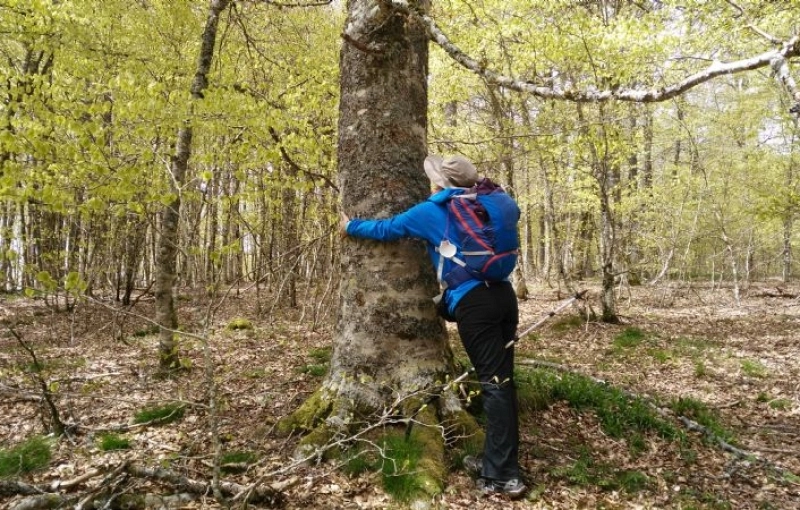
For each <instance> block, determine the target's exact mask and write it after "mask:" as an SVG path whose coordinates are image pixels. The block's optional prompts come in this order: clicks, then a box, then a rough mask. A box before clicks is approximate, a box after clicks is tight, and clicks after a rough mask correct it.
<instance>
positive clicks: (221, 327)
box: [0, 283, 800, 510]
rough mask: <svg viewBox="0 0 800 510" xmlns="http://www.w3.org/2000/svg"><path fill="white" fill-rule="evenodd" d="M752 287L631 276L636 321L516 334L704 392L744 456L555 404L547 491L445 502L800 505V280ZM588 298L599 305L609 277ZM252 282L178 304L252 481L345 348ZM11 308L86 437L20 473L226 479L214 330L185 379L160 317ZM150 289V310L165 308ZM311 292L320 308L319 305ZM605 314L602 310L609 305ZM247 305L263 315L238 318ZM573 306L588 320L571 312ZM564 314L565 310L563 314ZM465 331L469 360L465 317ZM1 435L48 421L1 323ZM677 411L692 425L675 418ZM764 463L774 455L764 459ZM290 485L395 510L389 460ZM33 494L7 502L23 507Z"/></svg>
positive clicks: (546, 444) (533, 461)
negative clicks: (641, 433) (132, 472)
mask: <svg viewBox="0 0 800 510" xmlns="http://www.w3.org/2000/svg"><path fill="white" fill-rule="evenodd" d="M773 288H774V286H773V287H770V286H769V285H768V284H766V283H763V284H758V285H755V284H754V285H752V286H750V288H749V289H747V291H746V292H745V293H744V294H743V296H742V297H741V300H740V302H739V303H737V302H736V300H735V299H734V296H733V292H732V289H726V288H719V287H715V288H711V287H710V286H701V285H693V286H689V285H674V286H670V287H661V288H659V289H652V288H647V287H632V288H629V289H625V292H623V293H621V294H622V295H621V298H620V300H619V314H620V317H621V319H622V323H621V324H618V325H609V324H602V323H598V322H595V321H591V320H585V317H583V318H582V319H581V320H574V319H575V318H576V317H578V316H577V315H576V312H575V309H573V310H568V311H566V312H564V313H563V314H562V315H561V316H557V317H554V318H553V319H552V320H551V321H549V322H547V323H545V324H544V325H543V326H542V327H541V328H539V329H538V330H537V331H536V332H534V333H533V334H532V335H530V336H528V337H526V338H524V339H522V340H521V341H520V342H519V344H518V346H517V357H518V359H523V358H529V359H538V360H547V361H550V362H554V363H558V364H561V365H563V366H564V367H565V368H568V369H571V370H574V371H575V372H577V373H581V374H585V375H590V376H592V377H594V378H597V379H601V380H603V381H607V382H608V384H610V385H613V386H615V387H620V388H624V389H625V390H627V391H630V392H632V393H635V394H638V395H644V396H648V397H652V398H655V399H657V400H658V401H660V402H667V401H669V400H672V399H677V398H679V397H689V398H692V399H696V400H698V401H700V402H702V403H703V404H705V405H706V406H708V407H709V408H710V409H711V410H712V411H713V412H714V413H716V414H717V415H718V416H719V419H720V421H721V422H722V423H723V424H724V427H725V428H726V429H727V430H730V431H732V432H733V435H734V437H735V438H736V445H737V447H738V448H740V449H742V450H744V451H746V452H749V453H752V454H753V455H754V456H755V457H753V458H741V457H738V456H735V455H733V454H731V453H728V452H725V451H723V450H722V449H720V448H719V447H718V446H717V445H715V444H714V443H713V442H712V441H709V440H708V439H707V438H704V437H702V436H701V435H700V434H698V433H693V432H687V435H688V438H689V440H688V443H686V444H682V443H680V442H678V441H668V440H664V439H662V438H659V437H656V436H651V435H646V436H645V437H643V438H641V443H640V444H639V445H638V446H637V448H636V450H635V451H632V449H631V447H630V444H629V440H630V438H615V437H611V436H609V435H608V434H606V433H605V432H604V431H603V427H602V426H601V424H600V422H599V420H598V417H597V416H596V415H595V414H593V413H592V412H591V411H586V410H577V409H574V408H572V407H570V406H569V405H568V404H567V403H566V402H560V401H558V402H554V403H552V404H551V405H550V406H549V407H547V408H546V409H543V410H537V411H533V412H532V413H530V414H526V415H524V416H523V418H522V420H521V452H520V457H521V462H522V465H523V469H524V472H525V475H526V482H527V484H528V485H529V486H530V487H531V489H532V490H531V493H530V494H529V496H528V498H527V499H525V500H523V501H518V502H510V501H507V500H503V499H502V498H498V497H485V496H482V495H479V494H478V493H477V492H476V491H475V489H474V482H473V480H471V479H470V478H469V476H467V475H466V474H465V473H463V472H461V471H458V470H454V471H453V472H452V473H451V474H450V476H449V478H448V480H447V483H446V487H445V490H444V493H443V494H442V495H441V496H439V497H437V498H436V499H435V501H433V502H432V507H433V508H452V509H459V508H463V509H467V508H468V509H470V510H479V509H484V508H487V509H488V508H499V507H502V508H552V509H562V508H563V509H571V508H620V509H622V508H625V509H628V508H630V509H646V508H697V509H727V508H731V509H759V510H761V509H771V508H775V509H784V508H795V507H797V506H798V504H800V479H798V478H797V476H794V477H792V476H788V477H785V476H781V475H780V474H779V472H777V471H775V470H773V469H771V467H775V466H777V467H779V468H780V469H781V470H783V471H782V472H784V473H790V474H794V475H800V446H798V444H799V443H798V440H800V377H798V375H800V356H798V355H797V354H798V352H800V334H798V333H797V332H798V331H800V327H799V326H800V298H798V297H797V296H800V291H799V290H798V289H791V288H787V287H785V286H784V287H783V288H782V290H781V292H780V293H777V294H776V293H775V292H771V290H772V289H773ZM591 290H592V293H590V297H589V300H588V303H589V304H590V305H591V307H593V308H596V307H597V306H599V305H598V300H597V289H596V288H595V289H591ZM531 295H532V296H533V298H532V299H529V300H527V301H524V302H521V304H520V309H521V318H520V319H521V320H520V325H521V327H525V326H527V325H529V324H532V323H534V322H536V321H537V320H539V319H540V318H541V317H542V316H544V315H545V314H547V313H548V312H549V310H552V309H553V308H554V307H555V306H556V305H557V304H558V303H559V301H560V299H559V298H560V297H565V296H563V295H562V296H559V293H558V292H557V291H555V290H554V289H552V288H544V287H543V288H539V289H536V292H532V293H531ZM250 298H251V296H248V295H247V294H245V293H242V294H240V295H239V297H237V298H228V299H227V300H226V301H225V302H223V303H222V306H219V308H218V309H217V311H216V313H215V316H214V321H215V322H214V324H213V325H212V327H210V328H209V330H208V331H207V332H205V333H204V332H203V331H202V330H201V328H200V327H199V324H198V323H197V322H196V321H194V320H193V317H202V316H204V312H203V306H204V305H205V304H204V303H203V301H202V299H203V298H202V297H198V298H197V299H188V300H182V301H180V309H179V311H178V312H179V315H180V317H181V324H184V325H185V326H184V327H185V328H186V329H187V331H190V332H192V333H193V334H195V335H198V336H203V335H204V334H205V335H207V337H208V339H209V349H210V353H211V356H212V359H213V364H214V383H215V385H216V387H217V401H218V403H219V411H218V414H219V418H218V423H219V442H220V446H221V450H223V451H224V452H250V453H252V454H255V457H256V459H257V460H255V462H254V463H252V464H249V465H247V466H245V468H244V469H243V470H240V471H238V470H237V471H232V472H229V473H228V472H225V473H223V474H222V476H223V478H224V479H225V480H226V481H231V482H235V483H238V484H241V485H247V484H250V483H254V482H256V481H259V480H261V479H262V478H263V477H264V476H265V475H268V474H269V473H273V472H274V471H276V470H278V469H280V468H282V467H285V466H287V465H288V464H290V463H291V454H292V451H293V448H294V446H295V444H296V441H297V438H296V437H289V438H286V437H280V436H278V435H277V434H275V431H274V425H275V423H276V422H277V421H278V419H279V418H280V417H282V416H284V415H286V414H288V413H290V412H291V411H292V410H294V409H296V408H297V407H298V406H299V405H300V404H301V403H302V402H303V401H304V400H305V399H306V398H307V397H308V396H309V395H310V394H311V393H312V392H313V391H314V389H315V388H316V387H317V385H318V384H319V383H320V381H321V378H320V377H319V376H318V375H314V372H313V371H311V370H306V368H307V367H309V366H311V365H318V364H319V363H320V359H319V357H318V356H315V355H313V353H315V352H316V353H319V352H320V349H324V348H326V347H329V346H330V344H331V341H332V330H333V328H332V325H331V324H320V323H316V324H315V326H316V327H315V330H313V331H312V330H310V328H309V327H308V326H307V325H306V324H305V323H304V320H301V318H302V317H303V315H302V309H300V310H283V311H280V310H278V309H277V308H276V312H275V314H273V315H271V316H269V317H260V316H258V314H257V313H256V307H255V306H254V303H253V301H252V299H250ZM0 306H2V316H3V320H4V322H5V323H6V324H7V325H11V326H12V327H14V328H15V330H17V331H18V332H19V333H20V335H21V336H22V337H23V338H24V339H25V341H26V342H28V343H29V344H30V345H31V346H32V347H33V348H34V349H35V351H36V353H37V356H38V357H39V358H40V360H42V361H43V365H44V366H43V367H42V370H41V371H40V372H39V373H40V374H41V375H42V377H43V378H44V379H45V380H46V381H47V382H48V383H50V387H51V389H52V391H53V395H54V398H55V402H56V404H57V406H58V408H59V410H60V412H61V413H62V419H63V420H64V421H65V422H67V423H69V424H75V425H78V428H77V432H76V433H74V434H73V435H72V436H71V438H70V439H68V440H67V439H62V440H60V441H58V442H56V444H55V451H54V454H53V457H52V459H51V461H50V463H49V464H48V465H47V467H46V468H44V469H41V470H39V471H34V472H32V473H28V474H25V475H22V476H20V477H18V479H19V480H20V481H23V482H25V483H29V484H34V485H37V486H44V487H55V486H57V485H58V484H59V483H63V482H64V481H69V480H71V479H75V478H76V477H79V476H81V475H82V474H86V473H90V472H91V471H92V470H98V471H102V472H107V471H109V469H113V467H112V466H116V465H118V464H120V463H121V462H123V461H129V462H136V463H138V464H141V465H145V466H153V467H165V468H169V469H171V470H174V471H175V472H178V473H180V474H183V475H185V476H187V477H190V478H193V479H197V480H206V481H210V480H211V469H210V466H212V465H213V458H214V457H213V454H214V448H213V445H212V442H211V440H212V437H211V434H210V427H209V409H208V406H207V403H208V384H207V381H206V378H205V370H204V369H205V360H204V356H203V348H202V342H200V341H199V340H197V339H195V338H189V339H187V340H185V341H183V342H182V345H181V354H182V356H184V357H185V358H186V361H187V363H188V364H189V366H191V369H190V370H188V371H187V372H186V373H184V374H183V375H181V376H180V377H177V378H173V379H160V378H157V377H155V375H154V371H153V367H154V365H155V360H156V352H157V337H156V336H155V335H154V334H153V332H152V325H151V324H149V323H147V322H146V321H145V320H143V319H141V318H137V317H130V316H129V317H125V318H124V320H120V318H121V316H120V315H119V314H115V313H114V312H113V311H112V310H111V309H110V308H109V307H107V306H101V305H99V304H96V303H81V304H79V305H78V307H77V308H76V310H75V311H74V312H73V313H64V312H61V313H53V312H52V311H50V310H49V309H47V308H46V307H45V305H44V303H43V302H42V301H33V300H27V299H20V298H13V297H8V298H4V300H3V301H2V302H0ZM151 306H152V302H148V301H147V300H145V299H143V300H141V301H140V304H139V305H138V308H137V310H136V313H137V314H139V315H140V316H149V315H151V314H152V309H151ZM309 306H312V307H313V306H316V305H315V304H314V303H310V304H309ZM595 311H597V310H595ZM237 317H246V318H247V319H249V320H250V321H251V322H252V325H253V327H252V329H235V330H228V329H226V325H227V323H228V322H229V321H231V320H233V319H234V318H237ZM567 318H570V319H572V320H570V321H567V320H566V319H567ZM559 321H563V324H562V322H559ZM632 327H635V328H637V329H638V330H640V331H642V332H643V333H644V340H643V341H642V342H641V343H639V344H638V345H635V346H632V347H619V346H615V338H616V337H617V336H618V335H620V334H621V333H623V332H624V331H625V330H626V328H632ZM450 336H451V343H452V345H453V348H454V350H455V351H456V354H457V356H460V357H462V358H463V357H464V355H463V351H462V350H461V348H460V345H459V342H458V340H457V335H456V333H455V331H454V330H452V329H451V332H450ZM0 397H1V398H0V447H2V448H9V447H12V446H14V445H16V444H19V443H21V442H23V441H24V440H26V439H28V438H30V437H33V436H36V435H39V434H42V432H43V430H44V425H43V421H42V418H41V416H42V408H41V402H40V398H39V397H40V392H39V389H38V387H37V384H36V381H35V378H34V376H33V375H32V373H31V370H30V359H29V358H28V356H27V354H26V353H25V352H24V351H23V350H22V349H20V348H19V346H18V345H17V343H16V340H15V339H14V337H13V336H11V335H10V334H3V335H0ZM175 402H178V403H182V404H184V405H185V406H186V409H187V410H186V414H185V416H184V418H183V419H181V420H180V421H177V422H173V423H170V424H165V425H149V426H137V425H135V424H134V423H133V417H134V415H135V413H136V412H137V411H139V410H141V409H142V408H144V407H146V406H152V405H162V404H165V403H175ZM675 424H676V425H678V422H677V421H676V422H675ZM108 430H115V431H116V433H118V434H121V435H124V436H125V437H127V438H128V439H130V442H131V448H130V449H128V450H113V451H102V450H100V449H99V448H98V446H97V445H98V441H97V438H98V435H99V434H101V433H103V432H104V431H108ZM757 459H762V460H763V462H760V461H758V460H757ZM624 473H634V474H636V473H638V474H640V475H643V477H642V480H645V481H644V482H643V485H642V487H641V488H639V489H638V490H635V491H628V490H626V489H625V488H624V487H620V486H619V485H618V484H614V483H609V481H610V480H611V479H612V478H613V477H615V476H618V475H620V474H624ZM100 480H101V477H97V478H87V479H86V481H85V482H82V483H80V484H78V485H76V486H74V487H72V490H73V491H87V490H90V489H91V488H92V487H93V486H94V484H97V483H99V482H100ZM268 483H270V484H274V485H277V486H280V487H282V490H281V492H282V493H283V496H284V498H283V508H287V509H304V508H331V509H333V508H337V509H340V508H347V509H349V508H352V509H367V508H387V507H391V506H392V505H393V503H392V501H391V499H390V498H389V497H388V496H387V495H386V494H385V493H384V492H383V491H382V490H381V488H380V481H379V477H378V476H376V475H374V474H369V473H367V474H361V475H357V476H347V475H345V474H343V473H342V472H341V471H340V470H337V469H336V468H335V466H332V465H329V464H327V463H324V462H323V463H319V464H314V465H306V466H302V467H298V468H296V469H293V470H291V471H290V472H287V473H284V474H281V475H280V476H278V477H272V478H270V479H269V480H268ZM118 490H119V491H121V492H127V493H152V494H169V493H170V492H174V491H172V490H171V489H170V488H169V487H167V486H165V485H163V484H157V483H156V482H153V481H149V480H144V479H140V480H129V481H127V482H126V485H124V486H120V487H119V488H118ZM22 499H23V496H12V497H9V498H7V501H6V502H5V503H3V504H8V505H9V506H11V505H13V504H14V503H16V502H19V501H21V500H22ZM176 501H178V503H176V504H175V505H176V507H180V508H218V507H219V505H218V504H217V503H216V501H215V500H214V498H213V497H212V496H211V495H210V494H208V495H205V496H202V497H200V498H198V499H191V500H185V499H183V500H176Z"/></svg>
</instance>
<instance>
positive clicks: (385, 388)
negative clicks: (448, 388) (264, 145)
mask: <svg viewBox="0 0 800 510" xmlns="http://www.w3.org/2000/svg"><path fill="white" fill-rule="evenodd" d="M419 7H420V8H422V9H426V10H427V9H428V8H429V5H428V3H427V2H425V3H423V4H421V5H420V6H419ZM343 37H344V39H345V40H344V43H343V45H342V50H341V56H340V58H341V60H340V68H341V102H340V118H339V142H338V149H339V161H338V165H339V178H340V184H341V187H340V189H341V196H342V207H343V209H344V211H345V212H346V213H348V214H349V215H350V216H353V217H364V218H366V217H372V218H375V217H377V218H385V217H388V216H391V215H394V214H397V213H399V212H401V211H403V210H405V209H406V208H408V207H409V206H411V205H413V204H415V203H417V202H419V201H421V200H424V199H425V198H426V197H427V196H428V194H429V192H430V189H429V183H428V180H427V178H426V177H425V174H424V172H423V160H424V158H425V156H426V152H427V151H426V124H427V89H426V79H427V77H426V73H427V60H428V49H427V39H426V34H425V31H424V29H423V27H422V26H420V25H419V24H418V23H417V22H416V21H414V19H407V18H406V17H405V16H403V15H401V14H398V13H395V12H393V11H392V10H390V9H388V8H387V7H386V6H385V4H384V3H382V2H379V1H377V0H350V1H349V2H348V18H347V22H346V28H345V31H344V36H343ZM341 265H342V268H341V269H342V272H341V275H342V276H341V281H340V286H339V291H340V296H341V302H340V309H339V319H338V323H337V327H336V332H335V336H334V348H333V355H332V360H331V369H330V372H329V374H328V376H327V378H326V379H325V380H324V382H323V383H322V385H321V387H320V389H319V390H318V391H317V393H316V394H315V395H314V396H313V397H312V398H310V399H309V400H308V401H306V403H305V404H304V406H303V407H301V408H300V409H299V410H298V411H296V412H295V413H294V415H293V416H292V417H289V418H287V419H286V420H284V422H283V424H282V428H284V429H285V430H287V429H297V428H300V429H306V430H312V431H313V432H312V433H311V434H309V435H307V436H306V437H305V438H304V440H303V441H302V444H301V446H300V448H299V449H298V455H303V454H307V453H308V452H310V451H314V449H315V448H319V447H320V446H323V445H324V444H326V443H327V442H329V441H330V439H331V438H332V437H334V435H337V434H339V433H341V432H343V430H344V431H347V430H348V429H349V428H350V427H349V424H352V423H362V424H363V423H364V422H365V421H366V422H368V423H369V422H372V421H373V420H375V419H376V417H375V415H374V414H373V413H374V412H376V411H380V410H382V409H387V408H390V407H392V406H391V403H392V402H396V401H397V400H398V399H400V400H402V399H403V396H404V395H408V394H412V393H414V392H415V391H419V390H421V389H425V388H432V387H433V386H434V385H435V384H436V381H437V380H438V381H442V380H444V379H443V377H444V376H445V375H446V374H447V373H451V372H452V370H453V366H452V352H451V350H450V347H449V344H448V342H447V335H446V330H445V328H444V323H443V322H442V321H441V319H439V318H438V317H437V316H436V313H435V310H434V306H433V302H432V300H431V298H432V296H434V295H435V294H437V292H438V289H437V286H436V280H435V275H434V272H433V268H432V267H431V263H430V261H429V260H428V257H427V255H426V254H425V252H424V249H423V246H422V245H421V244H420V243H419V242H416V241H400V242H397V243H387V244H381V243H377V242H373V241H366V240H353V239H349V238H348V239H347V240H345V241H344V246H343V247H342V256H341ZM420 401H421V400H413V399H412V400H408V401H406V402H405V404H404V405H402V406H399V407H400V409H397V413H398V414H405V415H406V416H408V415H409V414H414V413H415V412H416V411H417V410H419V408H420ZM439 402H440V404H441V402H447V405H440V406H439V407H440V408H439V410H438V411H439V412H438V413H437V410H436V409H434V408H433V406H430V408H426V410H425V411H424V412H421V413H418V414H416V415H415V419H416V420H419V421H421V422H422V424H423V425H415V426H414V429H413V430H414V433H415V434H420V435H421V438H424V439H421V440H424V441H425V450H424V451H425V455H426V456H427V457H426V458H425V460H424V461H421V463H420V464H418V465H417V466H416V469H415V472H416V473H418V475H417V476H419V477H421V478H422V479H423V480H424V483H422V484H419V486H420V488H421V489H422V490H423V492H427V493H428V494H431V493H436V492H438V491H440V490H441V488H442V483H443V478H444V474H445V472H444V466H445V463H444V442H443V437H442V436H443V435H444V434H443V433H442V430H441V429H440V428H438V427H434V426H435V425H439V424H440V421H439V418H438V417H437V415H438V416H439V417H442V419H444V420H448V419H456V418H458V419H459V422H461V421H462V420H461V419H462V418H464V416H465V415H464V414H463V411H461V410H460V407H459V406H453V405H451V404H453V403H454V402H453V400H452V398H450V397H447V396H445V398H444V399H440V400H439ZM455 408H458V409H455ZM448 425H451V424H448ZM473 431H474V429H473ZM458 433H463V430H462V431H459V432H458ZM338 437H340V436H338Z"/></svg>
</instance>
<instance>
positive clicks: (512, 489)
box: [477, 478, 528, 499]
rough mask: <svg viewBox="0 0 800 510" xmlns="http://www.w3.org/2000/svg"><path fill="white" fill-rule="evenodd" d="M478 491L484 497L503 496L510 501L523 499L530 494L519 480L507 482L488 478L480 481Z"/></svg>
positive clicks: (514, 479) (513, 479)
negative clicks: (527, 493)
mask: <svg viewBox="0 0 800 510" xmlns="http://www.w3.org/2000/svg"><path fill="white" fill-rule="evenodd" d="M477 485H478V490H479V491H480V492H481V493H482V494H483V495H484V496H488V495H490V494H502V495H505V496H508V498H509V499H521V498H522V497H523V496H525V493H526V492H528V488H527V487H526V486H525V484H524V483H522V480H520V479H518V478H512V479H511V480H507V481H505V482H503V481H500V480H489V479H487V478H479V479H478V483H477Z"/></svg>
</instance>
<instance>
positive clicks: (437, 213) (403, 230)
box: [347, 188, 481, 314]
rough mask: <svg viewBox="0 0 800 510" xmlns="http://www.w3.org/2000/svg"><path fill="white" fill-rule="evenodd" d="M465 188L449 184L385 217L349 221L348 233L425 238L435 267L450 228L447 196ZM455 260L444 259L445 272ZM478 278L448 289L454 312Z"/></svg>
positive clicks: (392, 238) (378, 237)
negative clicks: (426, 198) (446, 232)
mask: <svg viewBox="0 0 800 510" xmlns="http://www.w3.org/2000/svg"><path fill="white" fill-rule="evenodd" d="M463 191H464V190H463V188H450V189H444V190H442V191H439V192H438V193H434V194H433V195H431V196H430V198H428V200H426V201H425V202H422V203H419V204H417V205H415V206H414V207H412V208H411V209H409V210H407V211H405V212H403V213H400V214H398V215H397V216H394V217H392V218H388V219H385V220H360V219H356V218H354V219H352V220H350V221H349V222H348V223H347V234H348V235H351V236H353V237H361V238H364V239H375V240H377V241H396V240H398V239H402V238H404V237H411V238H415V239H423V240H424V241H426V243H425V245H426V248H427V250H428V255H429V256H430V258H431V262H432V263H433V267H434V268H435V267H436V266H437V265H438V264H439V254H438V253H437V252H436V247H437V246H439V243H440V242H441V241H442V239H444V238H445V230H446V229H447V199H448V198H450V197H451V196H452V195H455V194H458V193H461V192H463ZM452 264H453V262H451V261H450V260H447V259H445V266H444V273H445V274H447V272H449V271H450V270H451V269H452V267H451V265H452ZM480 283H481V282H480V281H479V280H468V281H466V282H464V283H462V284H461V285H459V286H458V287H456V288H455V289H448V291H447V292H445V294H444V297H445V302H446V303H447V309H448V310H449V311H450V313H451V314H453V313H455V309H456V305H458V302H459V301H460V300H461V298H463V297H464V296H465V295H466V294H467V292H469V291H470V290H472V289H474V288H475V287H476V286H478V285H480Z"/></svg>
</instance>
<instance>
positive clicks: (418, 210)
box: [340, 202, 435, 241]
mask: <svg viewBox="0 0 800 510" xmlns="http://www.w3.org/2000/svg"><path fill="white" fill-rule="evenodd" d="M429 207H435V206H434V205H433V204H431V203H429V202H423V203H421V204H417V205H415V206H414V207H412V208H411V209H409V210H407V211H406V212H404V213H401V214H398V215H397V216H393V217H391V218H387V219H385V220H363V219H359V218H353V219H349V218H348V217H347V215H345V214H342V223H341V224H340V229H342V230H343V231H344V233H346V234H347V235H350V236H353V237H360V238H364V239H375V240H377V241H396V240H397V239H402V238H404V237H416V238H422V239H424V238H425V236H424V235H423V227H424V224H425V222H424V220H425V217H426V210H427V209H428V208H429Z"/></svg>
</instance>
